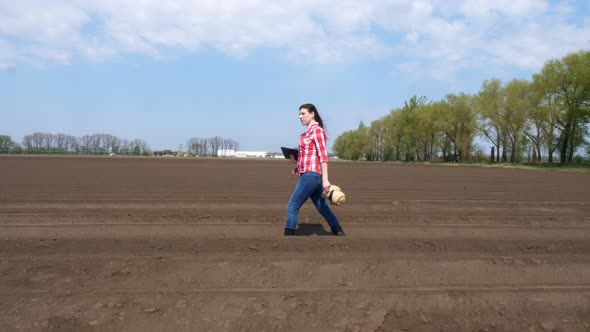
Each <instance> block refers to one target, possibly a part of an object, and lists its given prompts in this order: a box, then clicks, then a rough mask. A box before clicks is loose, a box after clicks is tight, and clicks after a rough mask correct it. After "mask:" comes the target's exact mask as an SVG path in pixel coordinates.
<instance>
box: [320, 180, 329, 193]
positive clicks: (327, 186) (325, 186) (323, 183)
mask: <svg viewBox="0 0 590 332" xmlns="http://www.w3.org/2000/svg"><path fill="white" fill-rule="evenodd" d="M330 186H331V184H330V181H328V180H323V181H322V187H324V191H325V192H329V191H330Z"/></svg>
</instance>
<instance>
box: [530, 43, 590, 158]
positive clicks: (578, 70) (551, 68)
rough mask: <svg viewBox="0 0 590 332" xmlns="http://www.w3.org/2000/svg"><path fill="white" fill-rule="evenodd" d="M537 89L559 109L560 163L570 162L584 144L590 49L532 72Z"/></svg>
mask: <svg viewBox="0 0 590 332" xmlns="http://www.w3.org/2000/svg"><path fill="white" fill-rule="evenodd" d="M533 79H534V82H535V84H536V88H537V89H538V91H539V92H541V93H542V94H543V95H544V96H545V99H546V100H552V101H553V102H554V103H555V105H554V107H556V108H557V109H558V110H559V112H558V113H559V114H558V117H557V123H558V130H559V131H560V136H559V155H560V163H561V164H566V163H569V162H571V160H572V158H573V154H574V151H575V150H576V148H577V147H578V146H579V145H580V144H582V143H583V140H581V139H580V137H583V132H584V131H585V125H586V124H587V123H588V104H589V103H590V52H588V51H580V52H577V53H571V54H568V55H566V56H565V57H564V58H563V59H561V60H549V61H547V62H546V63H545V65H544V66H543V69H542V71H541V73H539V74H535V75H533Z"/></svg>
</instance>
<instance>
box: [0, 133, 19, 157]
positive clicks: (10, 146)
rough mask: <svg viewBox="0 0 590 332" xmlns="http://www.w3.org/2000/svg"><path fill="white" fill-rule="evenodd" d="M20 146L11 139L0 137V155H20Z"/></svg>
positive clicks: (4, 136) (5, 136)
mask: <svg viewBox="0 0 590 332" xmlns="http://www.w3.org/2000/svg"><path fill="white" fill-rule="evenodd" d="M20 150H21V148H20V146H19V145H18V144H17V143H16V142H14V141H13V140H12V137H10V136H7V135H0V153H2V154H6V153H20Z"/></svg>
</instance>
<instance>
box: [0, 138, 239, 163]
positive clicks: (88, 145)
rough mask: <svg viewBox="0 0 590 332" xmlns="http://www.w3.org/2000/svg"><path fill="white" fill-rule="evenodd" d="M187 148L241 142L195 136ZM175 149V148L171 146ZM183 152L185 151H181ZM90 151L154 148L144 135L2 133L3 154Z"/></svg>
mask: <svg viewBox="0 0 590 332" xmlns="http://www.w3.org/2000/svg"><path fill="white" fill-rule="evenodd" d="M187 143H188V145H187V150H188V151H187V152H188V153H189V154H191V155H197V156H214V157H215V156H218V152H219V151H220V150H233V151H235V150H237V149H238V148H239V146H240V145H239V143H238V142H237V141H235V140H233V139H228V138H223V137H219V136H215V137H211V138H197V137H193V138H190V139H189V140H188V142H187ZM170 151H171V150H170ZM180 152H181V151H180ZM8 153H10V154H21V153H25V154H82V155H84V154H88V155H106V154H121V155H151V154H152V153H153V152H152V150H151V149H150V148H149V145H148V143H147V142H146V141H145V140H143V139H133V140H128V139H124V138H119V137H117V136H114V135H110V134H92V135H84V136H81V137H76V136H72V135H67V134H63V133H58V134H51V133H43V132H36V133H33V134H30V135H26V136H25V137H24V138H23V140H22V144H19V143H17V142H15V141H14V140H13V139H12V138H11V137H10V136H7V135H0V154H8Z"/></svg>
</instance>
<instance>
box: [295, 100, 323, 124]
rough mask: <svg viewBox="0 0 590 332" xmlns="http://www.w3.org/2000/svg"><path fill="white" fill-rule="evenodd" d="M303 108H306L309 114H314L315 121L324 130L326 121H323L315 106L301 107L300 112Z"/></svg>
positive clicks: (305, 105)
mask: <svg viewBox="0 0 590 332" xmlns="http://www.w3.org/2000/svg"><path fill="white" fill-rule="evenodd" d="M302 108H305V109H306V110H307V111H308V112H313V119H314V120H315V121H316V122H317V123H318V124H319V125H320V127H322V128H324V121H322V117H321V116H320V113H319V112H318V109H317V108H316V107H315V105H314V104H303V105H301V106H299V110H301V109H302ZM324 129H325V128H324Z"/></svg>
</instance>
